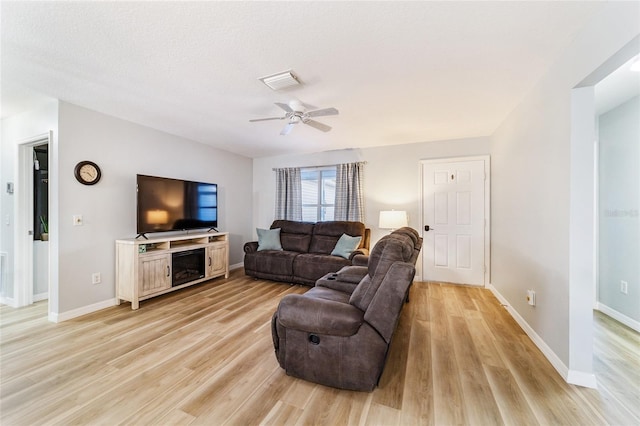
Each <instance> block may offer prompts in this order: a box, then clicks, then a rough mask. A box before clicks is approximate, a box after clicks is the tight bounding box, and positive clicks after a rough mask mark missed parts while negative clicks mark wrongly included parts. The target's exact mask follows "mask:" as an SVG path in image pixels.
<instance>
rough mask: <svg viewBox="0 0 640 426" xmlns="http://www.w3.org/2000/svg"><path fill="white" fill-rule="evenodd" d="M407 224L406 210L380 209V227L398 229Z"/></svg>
mask: <svg viewBox="0 0 640 426" xmlns="http://www.w3.org/2000/svg"><path fill="white" fill-rule="evenodd" d="M403 226H407V212H406V211H404V210H382V211H380V221H379V222H378V227H379V228H380V229H398V228H402V227H403Z"/></svg>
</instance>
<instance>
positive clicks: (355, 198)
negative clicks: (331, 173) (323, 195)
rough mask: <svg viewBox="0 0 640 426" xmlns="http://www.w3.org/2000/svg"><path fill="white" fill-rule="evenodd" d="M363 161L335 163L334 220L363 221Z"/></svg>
mask: <svg viewBox="0 0 640 426" xmlns="http://www.w3.org/2000/svg"><path fill="white" fill-rule="evenodd" d="M364 164H365V163H347V164H338V165H336V206H335V215H334V217H335V220H351V221H357V222H364V195H363V193H362V181H363V175H364Z"/></svg>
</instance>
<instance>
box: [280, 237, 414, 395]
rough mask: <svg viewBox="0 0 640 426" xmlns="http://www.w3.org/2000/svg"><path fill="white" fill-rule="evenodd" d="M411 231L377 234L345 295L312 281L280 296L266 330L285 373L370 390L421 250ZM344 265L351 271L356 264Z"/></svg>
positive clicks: (327, 384)
mask: <svg viewBox="0 0 640 426" xmlns="http://www.w3.org/2000/svg"><path fill="white" fill-rule="evenodd" d="M413 233H414V235H408V234H406V235H401V234H396V235H393V234H392V235H388V236H385V237H383V238H382V239H381V240H380V241H379V242H378V243H377V244H376V245H375V247H374V248H373V250H372V251H371V255H370V256H369V259H368V263H367V266H366V267H365V269H366V273H365V275H364V276H363V277H362V278H361V279H360V282H359V283H358V284H357V285H356V286H355V288H354V289H353V291H349V289H343V290H341V289H339V287H340V286H339V285H338V286H336V285H335V282H334V281H337V280H328V279H327V280H326V281H327V282H329V285H330V286H332V287H333V288H332V287H330V286H325V284H326V283H325V282H324V281H319V282H318V283H317V285H316V286H315V287H313V288H312V289H310V290H309V291H307V292H306V293H305V294H303V295H299V294H291V295H287V296H285V297H283V298H282V300H281V301H280V303H279V305H278V308H277V310H276V312H275V313H274V315H273V319H272V323H271V325H272V327H271V331H272V337H273V345H274V348H275V353H276V358H277V359H278V363H279V364H280V366H281V367H282V368H284V369H285V371H286V373H287V374H288V375H291V376H294V377H299V378H302V379H305V380H309V381H311V382H314V383H320V384H323V385H326V386H332V387H336V388H340V389H350V390H358V391H371V390H373V389H374V388H375V387H376V386H377V384H378V381H379V379H380V375H381V374H382V371H383V369H384V364H385V361H386V356H387V352H388V348H389V345H390V343H391V339H392V337H393V333H394V331H395V329H396V326H397V323H398V320H399V316H400V312H401V310H402V307H403V306H404V303H405V300H406V299H407V296H408V292H409V287H410V285H411V282H412V281H413V277H414V275H415V266H414V263H415V259H416V258H417V254H418V253H419V251H420V247H421V246H422V238H420V237H419V236H417V233H415V231H413ZM416 236H417V238H414V237H416ZM351 268H356V269H355V270H352V271H351V272H353V273H354V274H357V273H359V272H358V271H361V268H362V267H361V266H353V267H351ZM351 268H345V269H346V270H345V271H343V273H345V274H346V273H347V272H349V271H347V270H348V269H351Z"/></svg>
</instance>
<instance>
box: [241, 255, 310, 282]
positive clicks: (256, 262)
mask: <svg viewBox="0 0 640 426" xmlns="http://www.w3.org/2000/svg"><path fill="white" fill-rule="evenodd" d="M297 255H298V253H296V252H293V251H285V250H264V251H258V252H255V253H247V254H246V255H245V257H244V268H245V270H246V271H268V274H269V275H273V276H280V277H287V279H290V277H291V276H292V275H293V261H294V259H295V258H296V256H297Z"/></svg>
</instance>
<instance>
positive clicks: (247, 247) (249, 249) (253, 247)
mask: <svg viewBox="0 0 640 426" xmlns="http://www.w3.org/2000/svg"><path fill="white" fill-rule="evenodd" d="M256 251H258V242H257V241H249V242H248V243H245V244H244V252H245V253H254V252H256Z"/></svg>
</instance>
